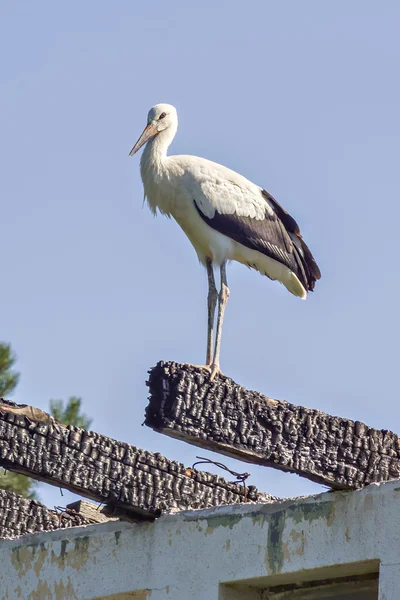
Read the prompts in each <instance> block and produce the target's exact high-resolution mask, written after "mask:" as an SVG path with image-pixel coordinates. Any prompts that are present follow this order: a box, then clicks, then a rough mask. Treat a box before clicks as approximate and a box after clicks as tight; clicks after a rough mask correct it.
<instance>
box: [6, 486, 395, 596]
mask: <svg viewBox="0 0 400 600" xmlns="http://www.w3.org/2000/svg"><path fill="white" fill-rule="evenodd" d="M377 570H379V600H399V598H400V482H390V483H385V484H381V485H371V486H369V487H368V488H366V489H364V490H362V491H357V492H347V493H344V492H335V493H332V492H327V493H324V494H321V495H318V496H313V497H308V498H303V499H299V500H288V501H285V502H283V503H274V504H244V505H235V506H227V507H221V508H218V509H212V510H203V511H191V512H184V513H176V514H170V515H167V516H164V517H162V518H160V519H158V520H157V521H155V522H154V523H142V524H137V525H136V524H135V525H134V524H128V523H122V522H110V523H105V524H100V525H92V526H88V527H79V528H74V529H68V530H63V531H55V532H50V533H40V534H34V535H30V536H26V537H24V538H20V539H17V540H7V541H2V542H1V543H0V590H1V594H2V595H1V598H2V599H3V598H4V599H7V600H14V599H22V600H47V599H49V600H70V599H71V600H72V599H73V600H85V599H93V598H103V597H109V598H113V599H115V600H128V599H136V600H144V599H145V598H151V600H161V599H162V600H186V599H193V600H217V599H219V600H243V599H244V598H245V599H246V600H256V599H259V598H261V597H262V592H261V590H262V588H263V587H266V586H272V585H281V584H286V583H288V582H296V581H300V580H302V581H304V580H313V579H320V578H321V579H323V578H331V577H338V576H345V575H356V574H357V573H362V572H373V571H377ZM220 584H221V585H220ZM224 584H229V585H224ZM232 584H233V587H231V585H232ZM242 586H245V587H242ZM249 586H250V587H249ZM243 590H246V592H245V593H244V592H243ZM129 592H136V593H135V594H130V593H129ZM118 594H121V595H120V596H118Z"/></svg>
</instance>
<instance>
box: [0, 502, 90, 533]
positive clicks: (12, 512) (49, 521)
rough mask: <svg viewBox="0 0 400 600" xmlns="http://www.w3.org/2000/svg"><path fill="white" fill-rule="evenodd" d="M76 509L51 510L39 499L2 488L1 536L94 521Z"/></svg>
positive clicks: (0, 505) (77, 525)
mask: <svg viewBox="0 0 400 600" xmlns="http://www.w3.org/2000/svg"><path fill="white" fill-rule="evenodd" d="M92 522H93V521H91V520H90V519H88V518H87V517H86V516H84V515H82V514H80V513H78V512H77V511H74V510H69V509H64V510H50V509H49V508H47V507H46V506H44V505H43V504H41V503H40V502H38V501H37V500H32V499H30V498H22V496H19V495H18V494H15V493H14V492H9V491H6V490H0V538H15V537H19V536H20V535H26V534H28V533H38V532H40V531H53V530H54V529H65V528H66V527H79V526H81V525H89V524H90V523H92Z"/></svg>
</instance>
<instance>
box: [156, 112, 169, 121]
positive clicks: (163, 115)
mask: <svg viewBox="0 0 400 600" xmlns="http://www.w3.org/2000/svg"><path fill="white" fill-rule="evenodd" d="M166 116H167V113H161V115H160V116H159V117H158V120H159V121H161V119H164V117H166Z"/></svg>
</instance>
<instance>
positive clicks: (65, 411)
mask: <svg viewBox="0 0 400 600" xmlns="http://www.w3.org/2000/svg"><path fill="white" fill-rule="evenodd" d="M81 403H82V399H81V398H77V397H76V396H71V397H70V398H68V402H67V403H66V404H65V405H64V402H63V401H62V400H50V414H51V415H52V416H53V417H54V418H55V419H57V421H60V423H64V425H75V426H76V427H81V428H82V429H89V427H90V425H91V423H92V419H89V417H88V416H87V415H85V414H84V413H81Z"/></svg>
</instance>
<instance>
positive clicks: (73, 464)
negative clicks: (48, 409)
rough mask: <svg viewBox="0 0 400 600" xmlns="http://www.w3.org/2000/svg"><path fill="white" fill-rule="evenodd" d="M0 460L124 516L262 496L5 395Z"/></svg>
mask: <svg viewBox="0 0 400 600" xmlns="http://www.w3.org/2000/svg"><path fill="white" fill-rule="evenodd" d="M37 417H39V418H37ZM0 465H1V466H3V467H4V468H5V469H7V470H10V471H15V472H17V473H22V474H24V475H29V476H30V477H33V478H34V479H37V480H39V481H45V482H46V483H50V484H51V485H55V486H57V487H61V488H65V489H68V490H71V491H73V492H76V493H77V494H79V495H81V496H85V497H87V498H90V499H92V500H95V501H97V502H102V503H104V504H106V505H107V511H108V514H113V515H114V516H116V517H117V516H118V517H121V518H130V519H137V518H140V519H154V518H155V517H157V516H158V515H160V514H161V513H162V512H167V511H170V510H171V509H180V510H185V509H186V510H188V509H199V508H208V507H214V506H219V505H222V504H234V503H238V502H244V501H246V500H254V501H255V500H258V499H259V498H260V497H261V496H260V494H259V493H258V491H257V489H256V488H255V487H254V486H251V487H248V488H247V489H244V487H243V486H242V485H240V484H236V483H229V482H228V481H226V480H225V479H223V478H222V477H219V476H217V475H212V474H211V473H206V472H204V471H197V470H195V469H186V468H185V466H184V465H183V464H181V463H179V462H176V461H173V460H169V459H168V458H166V457H165V456H162V455H161V454H159V453H153V452H148V451H146V450H141V449H140V448H136V447H135V446H131V445H130V444H127V443H124V442H118V441H116V440H113V439H111V438H108V437H106V436H104V435H101V434H99V433H95V432H94V431H85V430H84V429H80V428H78V427H72V426H71V427H66V426H65V425H62V424H60V423H57V422H56V421H55V420H54V419H53V418H52V417H50V416H49V415H47V413H44V412H43V411H39V412H38V410H37V409H33V408H32V407H30V406H27V405H19V406H18V405H16V404H15V403H12V402H8V401H6V400H1V401H0ZM262 498H263V500H264V499H266V498H265V496H264V495H263V496H262Z"/></svg>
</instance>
